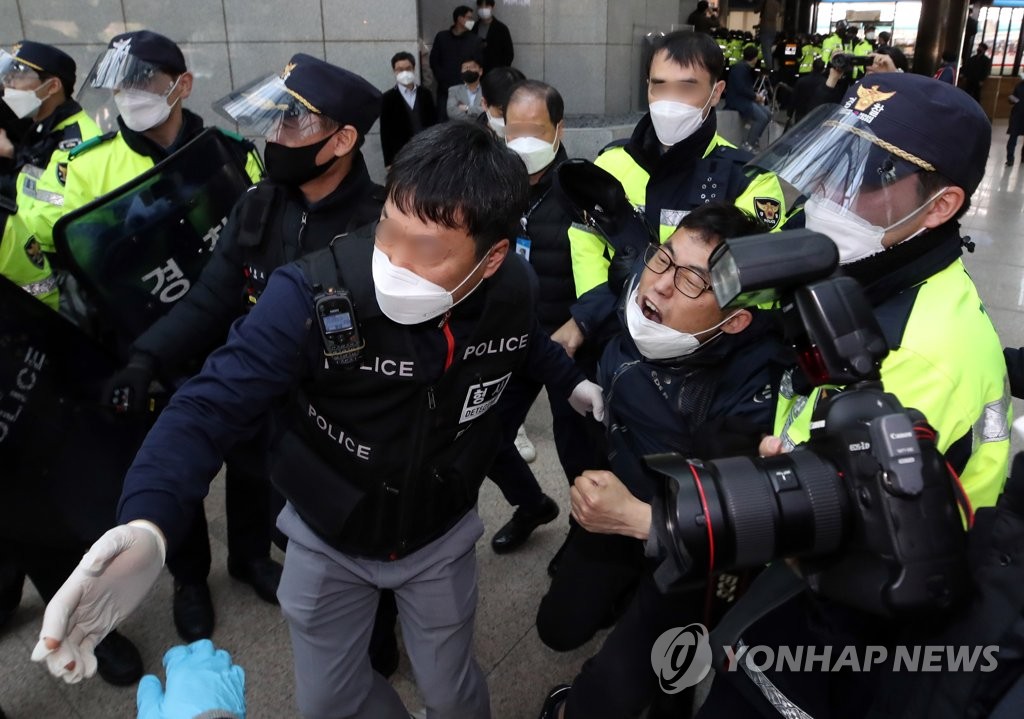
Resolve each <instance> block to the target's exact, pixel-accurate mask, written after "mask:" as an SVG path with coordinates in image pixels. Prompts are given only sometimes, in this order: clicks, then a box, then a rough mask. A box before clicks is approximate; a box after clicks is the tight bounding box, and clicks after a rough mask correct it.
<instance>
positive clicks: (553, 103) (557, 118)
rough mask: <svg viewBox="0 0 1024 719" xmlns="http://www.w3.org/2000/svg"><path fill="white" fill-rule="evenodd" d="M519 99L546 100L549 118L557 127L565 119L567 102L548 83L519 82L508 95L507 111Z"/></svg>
mask: <svg viewBox="0 0 1024 719" xmlns="http://www.w3.org/2000/svg"><path fill="white" fill-rule="evenodd" d="M517 97H536V98H537V99H540V100H544V104H545V105H547V106H548V117H550V118H551V124H552V125H557V124H558V123H560V122H561V121H562V118H564V117H565V101H564V100H562V94H561V93H560V92H559V91H558V90H556V89H555V88H554V87H552V86H551V85H549V84H547V83H546V82H541V81H540V80H523V81H521V82H517V83H516V84H515V85H514V86H513V87H512V91H511V92H510V93H509V95H508V101H507V102H506V103H505V109H506V111H507V110H508V106H509V105H510V104H512V101H513V100H514V99H516V98H517Z"/></svg>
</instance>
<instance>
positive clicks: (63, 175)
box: [57, 162, 68, 187]
mask: <svg viewBox="0 0 1024 719" xmlns="http://www.w3.org/2000/svg"><path fill="white" fill-rule="evenodd" d="M57 182H59V183H60V185H61V187H63V186H64V185H66V184H67V182H68V163H66V162H58V163H57Z"/></svg>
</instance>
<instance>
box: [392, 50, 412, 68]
mask: <svg viewBox="0 0 1024 719" xmlns="http://www.w3.org/2000/svg"><path fill="white" fill-rule="evenodd" d="M402 60H408V61H409V62H411V63H412V66H413V67H416V58H415V57H413V55H412V53H411V52H405V51H404V50H403V51H402V52H396V53H395V54H394V55H392V56H391V69H392V70H394V69H395V65H396V64H397V63H399V62H401V61H402Z"/></svg>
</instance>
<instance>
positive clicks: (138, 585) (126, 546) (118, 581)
mask: <svg viewBox="0 0 1024 719" xmlns="http://www.w3.org/2000/svg"><path fill="white" fill-rule="evenodd" d="M165 555H166V541H165V540H164V537H163V533H162V532H161V531H160V529H159V528H158V527H157V526H156V525H155V524H152V523H151V522H146V521H135V522H130V523H129V524H122V525H121V526H118V527H114V528H113V529H111V530H109V531H107V533H106V534H104V535H103V536H102V537H100V538H99V539H98V540H96V543H95V544H93V545H92V547H91V548H90V549H89V551H88V552H86V553H85V556H83V557H82V561H81V562H79V563H78V566H77V567H76V568H75V570H74V571H73V572H72V573H71V576H70V577H68V579H67V581H66V582H64V585H63V586H62V587H61V588H60V589H59V590H58V591H57V593H56V594H55V595H54V596H53V599H51V600H50V603H49V604H48V605H47V606H46V613H45V614H44V615H43V628H42V629H41V630H40V632H39V641H38V642H37V643H36V646H35V649H33V650H32V661H34V662H41V661H43V660H44V659H45V660H46V666H47V668H48V669H49V670H50V674H53V676H55V677H60V678H62V679H63V680H64V681H65V682H67V683H68V684H76V683H78V682H80V681H81V680H82V679H83V678H88V677H91V676H92V675H93V674H95V673H96V655H95V653H94V651H93V650H94V649H95V648H96V645H97V644H99V643H100V642H101V641H103V638H104V637H105V636H107V634H109V633H110V632H111V630H113V629H114V628H115V627H116V626H117V625H118V624H120V623H121V621H122V620H124V618H125V617H127V616H128V615H129V614H131V613H132V612H133V611H134V610H135V608H136V607H138V606H139V604H141V603H142V600H143V599H144V598H145V597H146V595H147V594H149V590H150V589H151V588H152V587H153V583H154V582H155V581H156V578H157V576H158V575H159V574H160V569H161V568H162V567H163V566H164V558H165Z"/></svg>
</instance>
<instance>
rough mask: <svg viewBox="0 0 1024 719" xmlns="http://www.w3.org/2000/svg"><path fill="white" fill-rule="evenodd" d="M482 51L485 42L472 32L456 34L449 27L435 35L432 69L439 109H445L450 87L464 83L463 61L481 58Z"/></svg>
mask: <svg viewBox="0 0 1024 719" xmlns="http://www.w3.org/2000/svg"><path fill="white" fill-rule="evenodd" d="M482 53H483V43H482V42H480V38H479V37H477V36H476V35H475V34H474V33H472V32H464V33H462V34H461V35H456V34H454V33H453V32H452V31H451V29H450V28H449V29H448V30H442V31H441V32H439V33H437V35H435V36H434V45H433V47H431V48H430V69H431V70H432V71H433V73H434V79H435V80H436V81H437V98H438V103H439V105H440V107H439V108H438V110H439V111H441V112H443V111H444V101H445V98H447V96H448V88H449V87H451V86H452V85H459V84H461V83H462V77H461V73H462V63H463V62H465V61H466V60H467V59H469V58H479V57H480V55H481V54H482Z"/></svg>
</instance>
